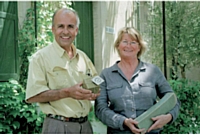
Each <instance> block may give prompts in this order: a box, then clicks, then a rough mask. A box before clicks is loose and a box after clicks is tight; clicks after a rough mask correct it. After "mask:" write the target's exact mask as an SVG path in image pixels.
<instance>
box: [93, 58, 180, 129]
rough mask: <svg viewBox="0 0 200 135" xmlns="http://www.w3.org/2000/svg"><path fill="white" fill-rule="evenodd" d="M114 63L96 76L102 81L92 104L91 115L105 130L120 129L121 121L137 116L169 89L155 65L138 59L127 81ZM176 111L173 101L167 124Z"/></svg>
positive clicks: (178, 105) (176, 107) (177, 105)
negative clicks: (92, 114) (98, 120)
mask: <svg viewBox="0 0 200 135" xmlns="http://www.w3.org/2000/svg"><path fill="white" fill-rule="evenodd" d="M118 62H119V61H117V62H116V63H115V64H114V65H113V66H111V67H109V68H105V69H104V70H103V71H102V72H101V74H100V76H101V77H102V78H103V79H104V82H103V83H102V84H101V85H100V88H101V93H100V96H99V97H98V98H97V99H96V101H95V115H96V116H97V118H99V119H100V121H102V122H103V123H104V124H106V125H107V126H108V127H111V128H113V129H121V130H123V129H124V127H123V122H124V120H125V118H133V119H134V118H136V117H138V116H139V115H140V114H142V113H143V112H145V111H146V110H147V109H149V108H150V107H151V106H153V105H154V104H155V103H156V100H157V96H158V97H159V98H162V97H163V96H164V95H165V94H166V93H168V92H173V90H172V88H171V87H170V85H169V83H168V82H167V80H166V78H165V77H164V75H163V73H162V72H161V70H160V69H159V68H158V67H157V66H155V65H153V64H149V63H145V62H142V61H140V60H139V65H138V67H137V68H136V70H135V73H134V74H133V76H132V78H131V80H130V82H129V81H128V80H127V79H126V77H125V76H124V74H123V73H122V71H121V69H120V68H119V67H118V66H117V63H118ZM179 109H180V103H179V102H177V104H176V106H175V107H174V108H173V109H172V110H171V111H170V112H169V113H170V114H172V116H173V119H172V121H171V122H173V121H175V119H176V118H177V117H178V113H179ZM171 122H170V123H171Z"/></svg>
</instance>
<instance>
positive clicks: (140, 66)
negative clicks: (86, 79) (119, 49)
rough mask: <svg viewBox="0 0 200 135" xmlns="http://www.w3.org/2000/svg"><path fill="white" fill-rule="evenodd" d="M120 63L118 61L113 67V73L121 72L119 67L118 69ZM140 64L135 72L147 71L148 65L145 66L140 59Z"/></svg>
mask: <svg viewBox="0 0 200 135" xmlns="http://www.w3.org/2000/svg"><path fill="white" fill-rule="evenodd" d="M119 62H120V61H117V62H116V63H115V64H114V65H113V66H112V72H114V71H119V67H118V65H117V64H118V63H119ZM138 62H139V64H138V66H137V68H136V70H135V72H138V71H139V70H140V71H141V70H144V69H146V65H145V64H144V62H143V61H141V60H140V59H138Z"/></svg>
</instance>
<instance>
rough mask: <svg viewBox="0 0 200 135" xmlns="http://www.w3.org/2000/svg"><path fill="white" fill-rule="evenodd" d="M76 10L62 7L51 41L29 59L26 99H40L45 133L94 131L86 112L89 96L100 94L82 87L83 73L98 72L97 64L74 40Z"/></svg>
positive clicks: (94, 97) (54, 16)
mask: <svg viewBox="0 0 200 135" xmlns="http://www.w3.org/2000/svg"><path fill="white" fill-rule="evenodd" d="M79 23H80V21H79V17H78V15H77V13H76V11H74V10H72V9H66V8H62V9H59V10H57V11H56V12H55V13H54V15H53V18H52V32H53V34H54V37H55V40H54V42H53V43H52V44H50V45H48V46H46V47H44V48H43V49H41V50H39V51H38V52H36V53H35V54H34V55H33V56H32V59H31V61H30V65H29V73H28V81H27V89H26V102H28V103H34V102H38V103H39V106H40V108H41V110H42V111H43V113H45V114H46V118H45V120H44V123H43V129H42V133H51V134H54V133H62V134H64V133H70V134H71V133H75V134H80V133H84V134H90V133H93V131H92V127H91V124H90V122H89V121H88V119H87V115H88V113H89V112H90V109H91V102H90V100H95V99H96V98H97V96H99V93H98V94H94V93H92V92H91V91H90V90H87V89H83V88H82V82H83V79H84V75H87V74H90V75H92V76H94V75H97V72H96V70H95V67H94V65H93V64H92V62H91V60H90V59H89V58H88V57H87V56H86V54H85V53H84V52H82V51H81V50H78V49H76V47H75V46H74V45H73V41H74V39H75V37H76V35H77V33H78V27H79Z"/></svg>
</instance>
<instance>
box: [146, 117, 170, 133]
mask: <svg viewBox="0 0 200 135" xmlns="http://www.w3.org/2000/svg"><path fill="white" fill-rule="evenodd" d="M171 119H172V115H171V114H166V115H159V116H157V117H153V118H152V120H153V121H154V124H153V125H152V126H151V127H150V128H149V129H148V132H150V131H151V130H154V129H158V128H162V127H163V126H164V125H166V124H167V123H168V122H170V121H171Z"/></svg>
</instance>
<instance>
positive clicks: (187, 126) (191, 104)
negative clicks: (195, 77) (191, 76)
mask: <svg viewBox="0 0 200 135" xmlns="http://www.w3.org/2000/svg"><path fill="white" fill-rule="evenodd" d="M170 85H171V87H172V88H173V90H174V91H175V93H176V95H177V97H178V99H179V100H180V102H181V108H180V114H179V117H178V118H177V120H176V121H175V122H174V123H172V124H169V125H166V126H165V127H164V131H163V132H162V133H164V134H190V133H192V134H196V133H199V129H200V117H199V114H200V105H199V103H200V92H199V90H200V82H195V81H190V80H186V79H182V80H176V81H175V80H171V81H170Z"/></svg>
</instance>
